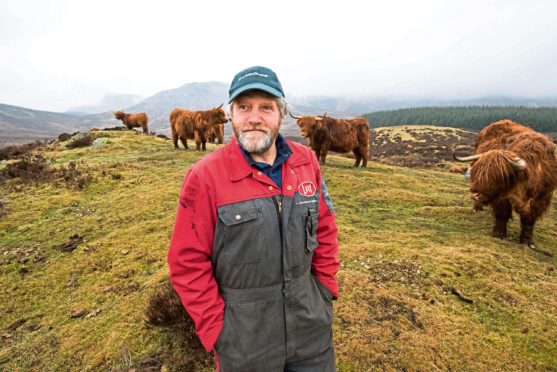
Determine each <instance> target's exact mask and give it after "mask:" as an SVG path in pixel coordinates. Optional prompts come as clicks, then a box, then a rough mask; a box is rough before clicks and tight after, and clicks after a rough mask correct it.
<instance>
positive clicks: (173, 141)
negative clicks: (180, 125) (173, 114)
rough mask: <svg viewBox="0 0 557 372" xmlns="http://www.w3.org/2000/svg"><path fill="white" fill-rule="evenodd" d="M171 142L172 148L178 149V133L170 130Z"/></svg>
mask: <svg viewBox="0 0 557 372" xmlns="http://www.w3.org/2000/svg"><path fill="white" fill-rule="evenodd" d="M172 143H174V148H175V149H178V133H176V132H175V131H172Z"/></svg>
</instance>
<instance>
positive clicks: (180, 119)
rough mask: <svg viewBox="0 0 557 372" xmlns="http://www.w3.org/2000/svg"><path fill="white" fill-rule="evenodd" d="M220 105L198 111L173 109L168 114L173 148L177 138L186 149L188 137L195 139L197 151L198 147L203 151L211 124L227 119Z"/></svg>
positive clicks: (176, 146)
mask: <svg viewBox="0 0 557 372" xmlns="http://www.w3.org/2000/svg"><path fill="white" fill-rule="evenodd" d="M221 107H222V105H220V106H219V107H215V108H212V109H211V110H199V111H190V110H186V109H174V110H173V111H172V112H171V113H170V116H169V120H170V130H171V131H172V142H173V143H174V148H176V149H177V148H178V139H180V141H181V142H182V145H184V148H186V149H187V148H188V139H191V140H194V141H195V149H196V151H199V149H200V148H201V149H202V150H203V151H205V150H206V146H205V144H206V142H207V140H208V139H209V135H210V132H211V131H212V128H213V126H215V125H218V124H224V123H226V122H227V121H228V119H227V118H226V114H225V113H224V110H223V109H222V108H221Z"/></svg>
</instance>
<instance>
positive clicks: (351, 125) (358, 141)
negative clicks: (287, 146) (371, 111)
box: [290, 113, 370, 168]
mask: <svg viewBox="0 0 557 372" xmlns="http://www.w3.org/2000/svg"><path fill="white" fill-rule="evenodd" d="M290 116H292V117H293V118H294V119H296V120H297V124H298V126H299V127H300V132H301V135H302V137H307V138H309V144H310V147H311V149H312V150H313V151H314V152H315V156H317V160H319V162H320V164H322V165H323V164H325V159H326V157H327V152H328V151H329V150H331V151H334V152H340V153H345V152H350V151H352V152H353V153H354V156H355V158H356V163H355V164H354V166H355V167H358V166H359V165H360V161H362V167H363V168H365V167H366V166H367V158H368V156H369V138H370V137H369V136H370V134H369V123H368V122H367V120H366V119H364V118H352V119H335V118H332V117H330V116H326V115H323V116H294V115H292V113H290Z"/></svg>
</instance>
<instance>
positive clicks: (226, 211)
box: [217, 200, 265, 264]
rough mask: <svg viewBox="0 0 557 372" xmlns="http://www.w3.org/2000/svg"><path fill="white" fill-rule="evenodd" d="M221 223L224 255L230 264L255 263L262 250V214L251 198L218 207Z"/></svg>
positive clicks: (259, 257) (258, 259)
mask: <svg viewBox="0 0 557 372" xmlns="http://www.w3.org/2000/svg"><path fill="white" fill-rule="evenodd" d="M217 213H218V215H219V219H220V220H221V221H222V223H223V231H224V252H223V255H224V257H225V258H226V259H227V260H228V261H229V262H230V263H232V264H244V263H256V262H260V261H261V257H262V252H263V236H264V227H265V226H264V224H263V215H262V213H261V210H259V209H258V208H257V207H256V206H255V204H254V202H253V200H248V201H245V202H240V203H234V204H228V205H223V206H220V207H219V208H218V212H217Z"/></svg>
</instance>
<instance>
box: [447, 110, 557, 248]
mask: <svg viewBox="0 0 557 372" xmlns="http://www.w3.org/2000/svg"><path fill="white" fill-rule="evenodd" d="M454 157H455V159H456V160H459V161H471V162H472V163H471V166H470V198H471V199H472V200H473V201H474V210H476V211H477V210H481V209H482V208H483V206H486V205H491V207H492V209H493V214H494V216H495V225H494V227H493V236H495V237H498V238H501V239H504V238H506V236H507V222H508V221H509V219H510V218H511V215H512V211H513V210H514V211H515V212H517V213H518V214H519V215H520V224H521V229H522V231H521V234H520V243H521V244H524V245H527V246H528V247H530V248H534V247H535V246H534V224H535V222H536V220H537V219H538V218H540V217H541V216H542V215H543V214H544V213H545V212H546V211H547V210H548V208H549V206H550V204H551V198H552V196H553V190H554V189H555V187H557V159H556V158H555V146H554V145H553V143H551V141H550V140H549V138H547V137H546V136H544V135H542V134H539V133H537V132H535V131H534V130H532V129H531V128H528V127H525V126H523V125H520V124H518V123H515V122H512V121H510V120H501V121H498V122H496V123H493V124H491V125H489V126H487V127H485V128H484V129H482V131H481V132H480V133H479V134H478V137H477V138H476V145H475V150H474V155H472V156H467V157H457V156H454Z"/></svg>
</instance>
